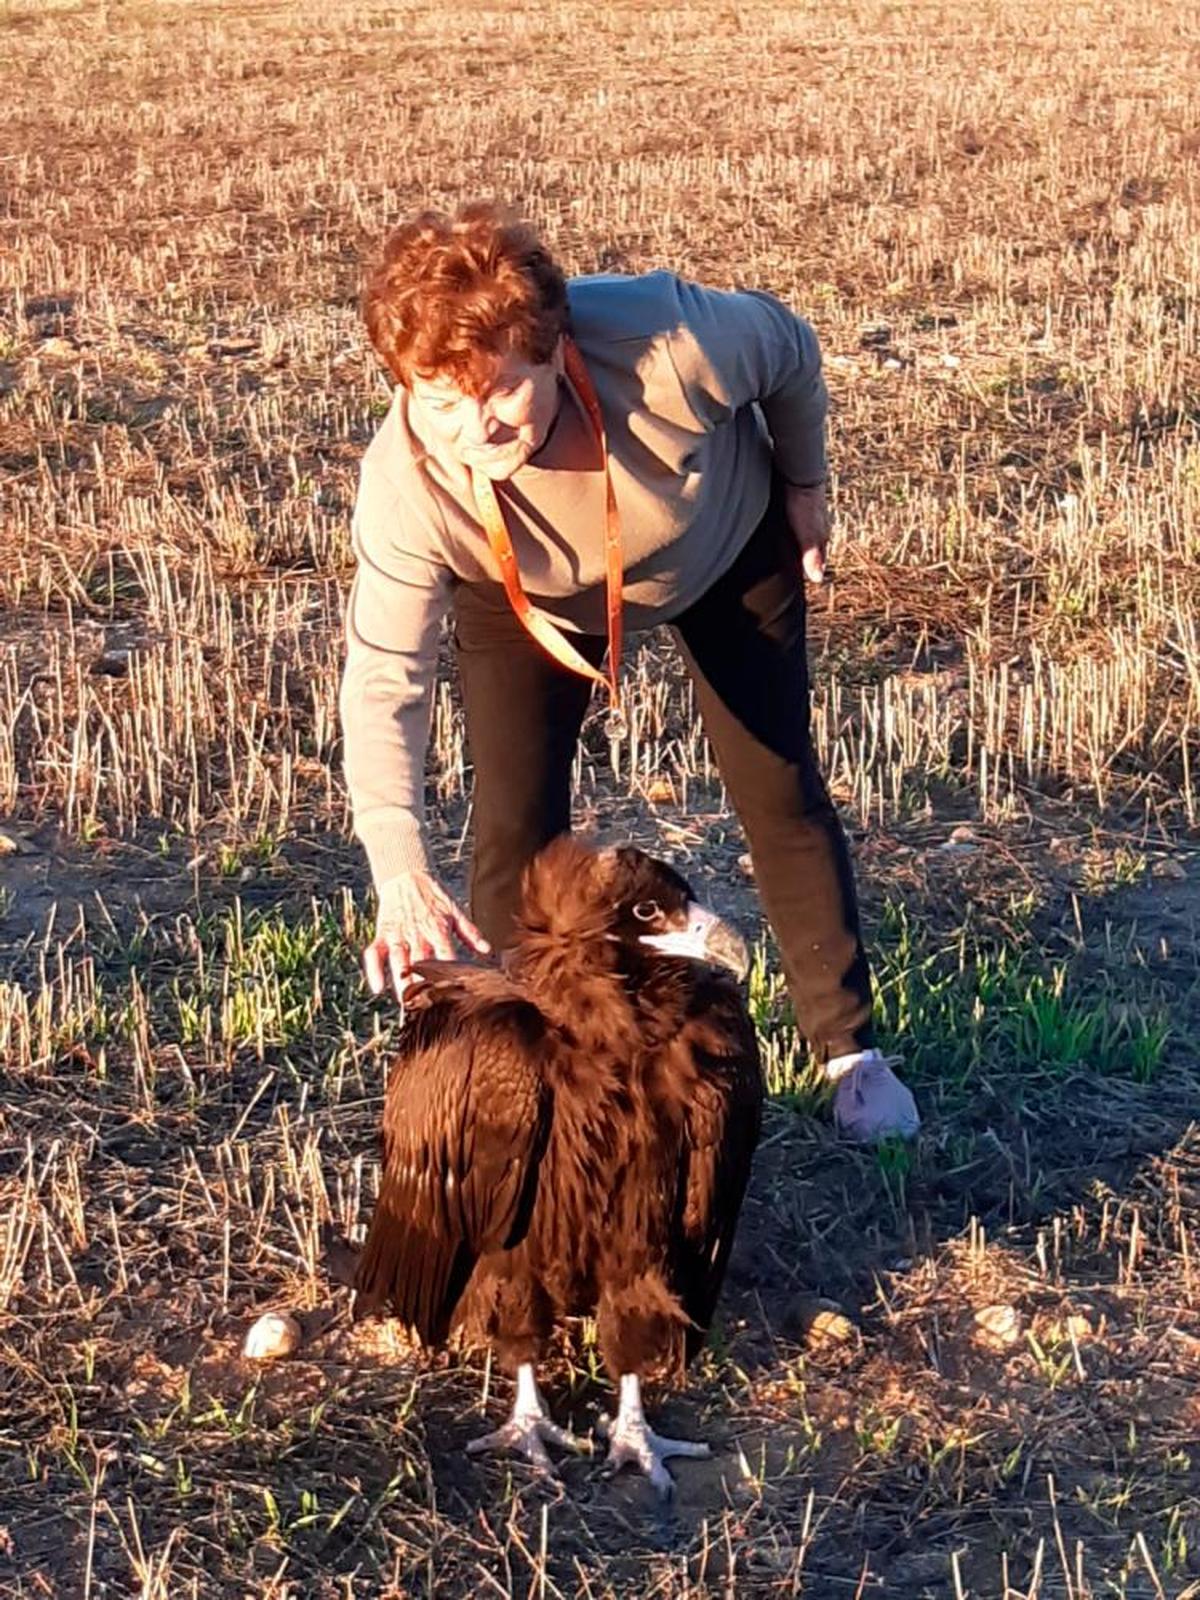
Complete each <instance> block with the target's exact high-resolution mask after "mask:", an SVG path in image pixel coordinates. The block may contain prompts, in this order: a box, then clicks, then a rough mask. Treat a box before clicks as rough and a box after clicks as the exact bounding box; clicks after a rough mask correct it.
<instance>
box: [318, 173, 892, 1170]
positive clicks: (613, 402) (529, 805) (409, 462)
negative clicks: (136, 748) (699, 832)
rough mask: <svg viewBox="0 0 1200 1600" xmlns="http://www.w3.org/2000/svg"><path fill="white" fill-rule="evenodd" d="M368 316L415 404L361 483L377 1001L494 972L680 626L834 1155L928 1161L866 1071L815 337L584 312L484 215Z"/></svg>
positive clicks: (872, 1064) (430, 255)
mask: <svg viewBox="0 0 1200 1600" xmlns="http://www.w3.org/2000/svg"><path fill="white" fill-rule="evenodd" d="M363 308H364V314H365V318H366V323H367V329H368V332H369V334H370V337H371V341H372V343H373V345H374V347H375V349H376V351H377V352H378V353H379V355H380V357H381V358H382V359H383V361H384V362H385V364H386V365H387V367H388V369H389V371H390V372H391V374H392V376H393V377H394V378H395V380H396V390H395V394H394V397H393V403H392V406H391V409H390V410H389V412H388V415H387V417H386V418H385V420H384V422H383V424H382V426H381V427H380V429H379V432H378V434H377V435H376V437H375V439H374V440H373V441H372V443H371V445H370V447H369V448H368V450H367V452H366V455H365V457H364V460H363V466H362V474H361V480H360V485H359V493H358V500H357V504H356V507H355V513H354V544H355V551H356V554H357V557H358V569H357V573H356V575H355V579H354V585H353V588H352V590H351V593H350V600H349V607H348V613H347V637H348V655H347V661H346V670H345V677H344V679H343V684H342V695H341V713H342V722H343V729H344V734H345V759H346V776H347V782H348V785H349V789H350V797H351V801H352V804H353V808H354V818H355V828H356V831H357V833H358V836H359V838H360V839H361V841H362V843H363V845H364V847H365V849H366V851H367V855H368V858H369V861H370V865H371V872H372V876H373V878H374V881H375V886H376V889H377V891H378V896H379V917H378V924H377V928H376V932H375V937H374V939H373V941H372V942H371V944H370V945H369V946H368V947H367V949H366V951H365V952H364V966H365V969H366V973H367V978H368V981H369V983H370V985H371V988H372V989H373V991H374V992H375V993H377V994H378V993H380V992H381V991H382V990H383V988H384V986H385V982H386V979H387V976H390V979H391V983H392V985H393V987H394V988H395V991H396V994H397V997H398V998H402V996H403V991H404V987H405V984H406V981H407V979H408V974H409V972H410V969H411V966H412V964H413V963H414V962H416V961H419V960H422V959H424V958H428V957H430V956H437V957H442V958H449V957H452V955H453V944H452V940H453V939H454V938H455V937H457V938H458V939H459V940H460V941H461V942H462V943H464V944H465V945H467V946H468V947H469V948H471V949H474V950H476V951H479V952H481V953H486V952H487V951H489V950H491V949H497V950H498V949H503V947H504V945H505V943H506V940H507V938H508V935H509V929H510V925H511V919H512V913H513V910H514V907H515V903H516V898H517V893H518V888H519V883H520V877H521V872H522V869H523V867H524V865H525V863H526V862H527V861H528V860H529V858H530V857H531V856H532V855H533V854H534V853H535V852H536V851H537V850H538V849H539V848H540V847H541V846H542V845H543V844H545V843H546V842H548V840H550V839H551V838H553V837H554V836H555V835H556V834H558V833H561V832H562V831H564V830H565V829H567V828H568V827H569V826H570V773H571V764H572V758H573V755H574V752H575V746H576V742H577V739H578V735H579V729H580V726H581V724H582V721H583V717H584V713H585V711H586V709H587V705H588V701H589V698H590V694H591V688H592V680H593V679H600V680H601V681H605V682H606V683H607V685H608V688H609V691H610V693H611V694H612V695H613V697H614V700H615V698H616V696H617V695H618V694H619V684H618V683H617V681H616V673H615V663H616V660H617V658H618V657H619V646H620V638H621V628H622V626H623V627H625V628H627V629H631V630H637V629H642V628H647V627H650V626H652V625H654V624H656V623H660V622H667V623H670V625H671V627H672V629H673V631H674V633H675V637H676V639H677V641H678V643H679V646H680V649H681V650H682V652H683V656H684V659H685V660H686V662H687V665H688V669H689V671H690V672H691V675H692V678H693V680H694V682H695V686H696V695H697V700H698V703H699V705H700V709H701V714H702V716H703V720H704V726H705V731H706V732H707V734H708V737H709V739H710V740H711V742H712V745H713V747H714V749H715V751H716V754H717V759H718V761H719V763H720V767H721V773H722V777H723V778H724V781H725V785H726V788H727V790H728V791H729V794H730V796H731V797H732V799H733V802H734V804H735V806H736V808H737V811H738V815H739V817H740V818H741V821H742V825H743V827H744V829H745V832H746V835H747V838H748V840H749V844H750V850H751V855H752V858H753V861H754V868H755V878H756V881H757V882H758V884H759V885H760V887H761V892H762V897H763V904H764V908H765V910H766V913H767V917H768V919H769V920H770V923H771V926H772V928H773V930H774V932H775V936H776V939H777V940H778V943H779V947H780V950H781V953H782V957H783V964H784V970H785V972H786V975H787V980H788V986H789V989H790V991H791V994H792V998H793V1001H794V1003H795V1008H796V1014H797V1017H798V1019H799V1022H800V1025H801V1027H802V1028H803V1030H804V1033H805V1036H806V1038H807V1039H808V1041H809V1044H810V1046H811V1048H812V1049H813V1050H814V1051H815V1052H817V1054H818V1056H819V1057H820V1058H821V1059H822V1060H824V1061H825V1063H826V1071H827V1072H828V1074H829V1076H830V1078H831V1079H834V1080H836V1082H837V1085H838V1087H837V1093H836V1096H835V1115H836V1117H837V1119H838V1122H839V1125H840V1126H841V1127H842V1129H843V1131H845V1132H846V1133H847V1134H848V1135H850V1136H851V1137H855V1138H859V1139H874V1138H878V1137H881V1136H883V1135H885V1134H892V1133H898V1134H902V1135H905V1136H907V1135H911V1134H913V1133H914V1132H915V1131H916V1128H917V1125H918V1118H917V1112H916V1107H915V1105H914V1103H913V1099H912V1096H911V1094H910V1093H909V1091H908V1090H907V1088H905V1086H904V1085H903V1084H902V1083H900V1081H899V1080H898V1079H897V1078H896V1077H895V1075H894V1074H893V1073H892V1071H891V1065H892V1064H893V1063H889V1062H888V1061H885V1060H884V1058H883V1057H882V1056H881V1055H880V1053H879V1051H878V1050H876V1049H875V1048H874V1043H873V1033H872V1026H871V987H870V976H869V972H868V968H867V961H866V956H865V953H864V950H863V946H862V940H861V937H860V933H859V923H858V911H857V906H856V901H855V893H854V882H853V875H852V871H851V866H850V859H849V853H848V851H847V847H846V841H845V836H844V834H843V832H842V829H841V826H840V824H839V822H838V819H837V815H836V813H835V812H834V809H833V806H832V804H831V803H830V800H829V796H828V793H827V791H826V788H825V784H824V781H823V779H822V777H821V774H820V772H819V771H818V769H817V765H816V761H815V759H814V756H813V751H812V746H811V742H810V738H809V707H808V698H809V696H808V676H807V664H806V658H805V643H804V627H805V602H804V588H803V581H802V577H801V571H802V570H803V572H805V573H807V575H808V577H809V578H810V579H812V580H813V581H815V582H820V581H821V578H822V576H823V572H824V559H825V548H826V544H827V542H828V519H827V514H826V504H825V472H826V468H825V411H826V394H825V386H824V382H823V379H822V376H821V363H820V352H819V349H818V346H817V340H816V336H815V334H814V333H813V330H812V329H811V328H810V327H809V326H808V324H807V323H806V322H804V321H802V320H801V319H800V318H798V317H796V316H794V315H793V314H792V313H791V312H790V311H789V310H787V308H786V307H785V306H783V305H782V304H781V303H780V302H779V301H777V300H775V299H773V298H772V297H771V296H769V295H766V294H761V293H757V292H742V293H720V292H716V291H713V290H708V289H703V288H700V287H699V286H697V285H695V284H692V283H689V282H686V281H685V280H683V279H680V278H678V277H676V276H674V275H673V274H670V273H666V272H653V273H649V274H646V275H644V276H641V277H617V276H601V277H583V278H576V279H573V280H572V281H571V282H569V283H568V282H566V281H565V280H564V277H563V274H562V272H561V271H560V270H559V268H558V267H557V265H556V264H555V263H554V261H553V259H552V258H551V256H550V255H549V253H548V252H547V250H546V249H545V247H544V246H543V245H542V244H541V243H540V242H539V240H538V239H537V237H536V236H535V234H534V233H533V232H532V231H531V230H530V229H529V228H528V227H526V226H525V225H523V224H522V223H520V222H518V221H515V220H513V219H511V218H510V217H509V216H508V215H507V214H506V213H504V212H503V211H501V210H500V209H498V208H496V207H494V206H491V205H488V204H483V203H475V204H471V205H466V206H463V207H461V208H460V209H459V210H458V212H457V213H456V214H455V215H454V216H452V217H447V216H442V215H440V214H437V213H433V212H425V213H422V214H421V215H420V216H418V217H416V218H415V219H414V220H413V221H411V222H409V223H407V224H405V225H404V226H402V227H401V228H399V229H397V231H396V232H395V233H394V234H393V235H392V236H391V238H390V239H389V240H388V241H387V244H386V247H385V250H384V256H383V260H382V263H381V264H380V265H379V266H378V267H377V268H376V270H375V271H374V272H373V273H372V275H371V277H370V279H369V281H368V284H367V289H366V293H365V296H364V302H363ZM447 610H449V611H450V612H451V613H452V615H453V622H454V641H455V647H456V652H457V660H458V669H459V674H460V679H461V685H462V695H463V703H464V707H465V712H466V725H467V739H468V743H469V746H470V752H471V758H472V762H473V765H474V769H475V785H474V853H473V861H472V872H471V913H472V917H471V918H468V917H467V916H466V915H465V914H464V912H463V911H462V909H461V908H460V907H458V906H457V905H455V904H454V902H453V901H452V900H451V898H450V897H449V895H448V894H447V893H446V892H445V890H444V889H443V888H442V887H441V885H440V884H439V883H438V881H437V879H436V876H435V874H434V871H433V867H432V864H431V861H430V856H429V852H428V848H427V845H426V840H425V835H424V828H423V789H424V776H423V774H424V758H425V747H426V741H427V735H428V725H429V712H430V704H431V699H432V689H433V681H434V676H435V673H436V665H437V646H438V637H439V631H440V626H441V622H442V618H443V616H444V615H445V614H446V612H447ZM606 654H607V656H608V674H607V677H605V674H604V673H603V672H602V671H601V667H602V663H603V662H604V660H605V657H606ZM472 918H473V920H472Z"/></svg>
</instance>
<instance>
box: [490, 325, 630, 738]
mask: <svg viewBox="0 0 1200 1600" xmlns="http://www.w3.org/2000/svg"><path fill="white" fill-rule="evenodd" d="M563 356H564V364H565V366H566V371H567V377H568V378H569V379H570V381H571V384H572V386H573V387H574V389H575V392H576V394H577V395H578V396H579V398H580V399H581V400H582V401H583V405H584V409H585V410H586V412H587V414H588V416H589V417H590V419H591V423H592V427H593V428H594V430H595V433H596V439H597V441H598V442H599V445H600V458H601V461H602V462H603V466H604V489H605V516H604V572H605V589H606V594H607V611H608V675H607V677H606V676H605V675H604V673H602V672H598V671H597V669H596V668H595V667H594V666H592V664H591V662H590V661H588V660H586V659H585V657H583V656H582V655H580V653H579V651H578V650H576V648H575V646H574V645H573V644H572V643H571V641H570V640H569V639H568V638H567V637H566V636H565V635H564V634H563V633H562V632H560V630H559V629H558V628H557V627H555V625H554V623H552V622H551V621H550V620H549V618H548V617H544V616H543V615H542V614H541V612H539V611H535V610H534V609H533V607H532V605H530V603H529V596H528V595H527V594H526V593H525V590H524V589H523V588H522V587H521V575H520V573H519V572H518V571H517V558H516V555H515V554H514V553H513V547H512V540H511V539H510V538H509V534H508V528H507V527H506V526H505V522H504V513H503V511H501V509H500V501H499V499H498V498H497V495H496V489H495V486H494V484H493V483H492V480H491V479H490V478H488V477H485V476H484V474H483V473H482V472H478V471H472V473H471V487H472V489H473V491H474V494H475V508H476V510H477V511H478V513H479V520H480V522H482V523H483V528H484V532H485V533H486V534H487V541H488V544H489V545H490V547H491V551H492V554H493V555H494V556H495V558H496V560H497V562H498V563H499V565H500V576H501V578H502V579H503V581H504V592H505V594H506V595H507V596H508V602H509V604H510V605H511V606H512V608H513V610H514V611H515V612H516V614H517V617H518V620H519V621H520V622H521V623H522V624H523V625H524V626H525V628H526V629H527V630H528V631H529V633H531V634H532V635H533V637H534V638H535V639H536V640H537V642H538V644H540V645H541V647H542V649H543V650H545V651H547V652H548V653H549V654H550V655H551V656H553V657H554V659H555V661H557V662H558V663H559V664H560V665H561V666H564V667H566V668H567V669H568V670H569V671H571V672H578V673H580V674H581V675H582V676H583V677H585V678H592V679H594V680H595V682H597V683H602V684H604V685H605V686H606V687H607V689H608V709H609V727H610V733H611V734H612V735H613V736H616V734H617V733H618V732H619V731H620V730H621V729H622V728H623V727H624V720H625V719H624V712H623V710H622V707H621V690H620V687H619V685H618V682H617V677H618V673H619V672H620V666H621V579H622V570H621V522H620V518H619V516H618V514H617V497H616V494H615V492H614V490H613V481H612V473H611V472H610V471H609V466H608V442H607V440H606V439H605V437H604V418H603V417H602V416H601V414H600V402H599V400H597V398H596V391H595V389H594V388H593V386H592V380H591V378H590V377H589V376H588V370H587V367H586V366H585V365H584V361H583V357H582V356H581V355H580V354H579V350H578V347H577V346H576V344H575V342H574V341H573V340H572V339H570V338H567V337H566V336H565V335H564V338H563Z"/></svg>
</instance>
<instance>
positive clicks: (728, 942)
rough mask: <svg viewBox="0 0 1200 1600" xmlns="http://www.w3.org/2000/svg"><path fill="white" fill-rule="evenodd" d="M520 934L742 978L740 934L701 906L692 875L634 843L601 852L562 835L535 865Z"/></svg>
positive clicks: (634, 961)
mask: <svg viewBox="0 0 1200 1600" xmlns="http://www.w3.org/2000/svg"><path fill="white" fill-rule="evenodd" d="M520 922H521V924H522V933H523V934H525V935H533V936H534V937H537V936H538V935H540V936H541V937H543V938H544V937H546V936H547V935H549V936H550V937H551V938H555V937H557V938H563V939H569V940H571V941H572V942H573V943H575V944H576V945H578V944H579V943H588V942H593V941H595V942H596V943H597V944H604V945H606V946H607V948H608V949H609V950H611V948H612V945H613V944H614V943H615V944H616V945H618V946H619V947H621V949H622V951H623V953H624V954H625V955H626V956H627V957H628V959H629V963H630V964H631V965H641V964H642V963H644V962H646V961H649V960H652V959H653V958H655V957H658V958H663V957H667V958H671V959H674V960H682V961H697V962H701V963H704V964H706V965H709V966H719V967H725V968H727V969H728V970H729V971H730V972H733V973H735V974H736V976H737V977H738V978H744V977H745V976H746V974H747V972H748V971H749V969H750V959H749V955H748V954H747V951H746V945H745V942H744V940H743V939H742V937H741V935H740V934H739V933H737V931H736V930H735V929H734V928H732V927H730V925H729V924H728V923H727V922H723V921H722V920H721V918H720V917H718V916H717V914H716V912H714V911H710V910H709V909H708V907H707V906H704V905H701V904H699V902H698V901H697V900H696V899H695V897H694V896H693V894H692V891H691V888H690V887H689V885H688V883H687V880H686V879H685V878H683V877H681V876H680V874H679V873H678V872H676V871H675V869H674V868H673V867H669V866H668V865H667V864H666V862H665V861H657V860H655V858H654V857H653V856H648V855H646V853H645V852H644V851H642V850H635V849H633V848H632V846H621V847H619V848H609V849H596V848H595V847H594V846H589V845H587V844H585V843H583V842H582V841H581V840H579V839H576V838H573V837H571V836H570V835H567V834H565V835H563V836H562V837H561V838H559V839H555V840H554V841H553V843H552V844H550V845H548V846H547V847H546V849H545V850H543V851H542V852H541V854H540V855H539V856H538V857H537V858H536V859H535V860H534V861H533V863H532V864H531V865H530V867H529V869H528V871H527V873H526V877H525V889H524V903H523V910H522V914H521V917H520Z"/></svg>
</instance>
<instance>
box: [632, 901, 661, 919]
mask: <svg viewBox="0 0 1200 1600" xmlns="http://www.w3.org/2000/svg"><path fill="white" fill-rule="evenodd" d="M633 914H634V916H635V917H636V918H637V919H638V921H639V922H653V921H655V919H656V918H658V917H660V916H661V915H662V913H661V912H660V911H659V909H658V901H657V900H639V901H638V903H637V905H635V906H634V908H633Z"/></svg>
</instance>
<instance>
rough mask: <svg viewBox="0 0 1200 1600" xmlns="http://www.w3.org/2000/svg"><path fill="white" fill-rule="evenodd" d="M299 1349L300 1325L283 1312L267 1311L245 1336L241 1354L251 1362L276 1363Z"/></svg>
mask: <svg viewBox="0 0 1200 1600" xmlns="http://www.w3.org/2000/svg"><path fill="white" fill-rule="evenodd" d="M299 1348H300V1324H299V1323H298V1322H297V1321H296V1319H295V1317H290V1316H288V1314H287V1313H286V1312H283V1311H267V1312H265V1313H264V1314H263V1315H262V1316H261V1317H259V1319H258V1321H257V1322H256V1323H255V1324H254V1326H253V1327H252V1328H251V1329H250V1332H249V1333H248V1334H247V1335H246V1343H245V1344H244V1345H243V1347H242V1354H243V1355H245V1356H248V1357H249V1358H250V1360H251V1361H277V1360H279V1359H280V1357H282V1356H290V1355H292V1354H293V1353H294V1352H295V1351H297V1350H298V1349H299Z"/></svg>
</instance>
